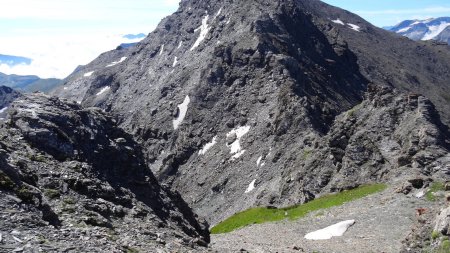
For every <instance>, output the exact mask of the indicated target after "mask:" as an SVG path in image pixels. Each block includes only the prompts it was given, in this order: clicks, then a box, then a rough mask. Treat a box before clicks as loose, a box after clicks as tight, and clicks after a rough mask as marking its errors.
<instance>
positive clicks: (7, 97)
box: [0, 86, 21, 109]
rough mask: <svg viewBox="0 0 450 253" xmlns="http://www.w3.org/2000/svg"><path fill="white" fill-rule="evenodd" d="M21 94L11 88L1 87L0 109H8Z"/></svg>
mask: <svg viewBox="0 0 450 253" xmlns="http://www.w3.org/2000/svg"><path fill="white" fill-rule="evenodd" d="M20 96H21V94H20V93H19V92H17V91H15V90H13V89H11V88H10V87H6V86H0V109H2V108H5V107H8V106H9V104H11V102H13V101H14V100H15V99H17V98H18V97H20Z"/></svg>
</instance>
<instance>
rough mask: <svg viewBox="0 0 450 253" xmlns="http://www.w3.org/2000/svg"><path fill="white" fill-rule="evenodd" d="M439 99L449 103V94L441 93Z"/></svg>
mask: <svg viewBox="0 0 450 253" xmlns="http://www.w3.org/2000/svg"><path fill="white" fill-rule="evenodd" d="M441 97H442V98H443V99H445V101H447V102H450V94H449V93H441Z"/></svg>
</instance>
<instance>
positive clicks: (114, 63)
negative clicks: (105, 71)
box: [106, 57, 127, 68]
mask: <svg viewBox="0 0 450 253" xmlns="http://www.w3.org/2000/svg"><path fill="white" fill-rule="evenodd" d="M126 59H127V57H122V58H120V60H119V61H113V62H111V64H108V65H106V67H107V68H109V67H112V66H115V65H117V64H119V63H122V62H123V61H125V60H126Z"/></svg>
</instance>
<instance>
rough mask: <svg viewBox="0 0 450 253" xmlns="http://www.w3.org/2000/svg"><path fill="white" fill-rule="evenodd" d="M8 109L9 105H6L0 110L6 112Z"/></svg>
mask: <svg viewBox="0 0 450 253" xmlns="http://www.w3.org/2000/svg"><path fill="white" fill-rule="evenodd" d="M6 110H8V107H4V108H2V109H1V110H0V113H4V112H5V111H6Z"/></svg>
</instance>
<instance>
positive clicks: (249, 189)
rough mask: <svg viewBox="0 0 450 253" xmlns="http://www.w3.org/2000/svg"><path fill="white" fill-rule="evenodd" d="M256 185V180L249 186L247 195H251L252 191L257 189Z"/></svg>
mask: <svg viewBox="0 0 450 253" xmlns="http://www.w3.org/2000/svg"><path fill="white" fill-rule="evenodd" d="M255 183H256V179H254V180H253V181H252V182H251V183H250V184H249V185H248V188H247V190H245V193H249V192H251V191H253V190H254V189H255Z"/></svg>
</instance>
